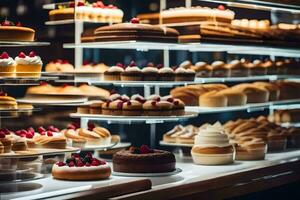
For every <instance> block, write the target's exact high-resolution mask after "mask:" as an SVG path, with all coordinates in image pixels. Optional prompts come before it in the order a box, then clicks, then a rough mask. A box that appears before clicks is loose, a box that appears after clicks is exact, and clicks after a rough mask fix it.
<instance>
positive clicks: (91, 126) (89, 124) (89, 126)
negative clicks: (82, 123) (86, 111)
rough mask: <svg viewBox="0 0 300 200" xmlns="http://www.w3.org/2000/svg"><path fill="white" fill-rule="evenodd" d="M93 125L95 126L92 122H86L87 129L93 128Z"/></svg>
mask: <svg viewBox="0 0 300 200" xmlns="http://www.w3.org/2000/svg"><path fill="white" fill-rule="evenodd" d="M95 127H96V126H95V124H94V123H92V122H88V129H89V130H93V129H94V128H95Z"/></svg>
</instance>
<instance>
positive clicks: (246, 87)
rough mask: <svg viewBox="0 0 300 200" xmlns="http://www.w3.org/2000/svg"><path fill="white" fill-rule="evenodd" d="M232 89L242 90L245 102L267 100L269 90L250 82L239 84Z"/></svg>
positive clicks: (263, 101)
mask: <svg viewBox="0 0 300 200" xmlns="http://www.w3.org/2000/svg"><path fill="white" fill-rule="evenodd" d="M232 89H236V90H237V91H240V92H243V93H244V94H245V95H247V103H265V102H267V101H268V100H269V95H270V94H269V91H268V90H266V89H263V88H261V87H258V86H255V85H252V84H247V83H244V84H239V85H236V86H233V87H232Z"/></svg>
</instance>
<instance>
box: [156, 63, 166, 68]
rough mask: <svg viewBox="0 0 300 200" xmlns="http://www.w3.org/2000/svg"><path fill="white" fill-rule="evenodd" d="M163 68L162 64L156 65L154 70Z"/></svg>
mask: <svg viewBox="0 0 300 200" xmlns="http://www.w3.org/2000/svg"><path fill="white" fill-rule="evenodd" d="M163 67H164V66H163V65H162V64H158V65H157V66H156V68H157V69H161V68H163Z"/></svg>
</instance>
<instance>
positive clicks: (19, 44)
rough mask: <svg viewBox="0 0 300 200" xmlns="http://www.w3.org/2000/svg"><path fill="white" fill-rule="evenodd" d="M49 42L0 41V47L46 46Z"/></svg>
mask: <svg viewBox="0 0 300 200" xmlns="http://www.w3.org/2000/svg"><path fill="white" fill-rule="evenodd" d="M48 45H50V42H22V41H0V47H31V46H48Z"/></svg>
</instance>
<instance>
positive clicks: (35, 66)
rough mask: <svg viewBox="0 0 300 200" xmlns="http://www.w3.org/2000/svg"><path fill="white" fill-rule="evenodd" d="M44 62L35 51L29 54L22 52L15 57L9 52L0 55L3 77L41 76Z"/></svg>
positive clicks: (0, 69) (0, 68)
mask: <svg viewBox="0 0 300 200" xmlns="http://www.w3.org/2000/svg"><path fill="white" fill-rule="evenodd" d="M42 66H43V62H42V60H41V58H40V57H39V56H37V54H36V53H35V52H34V51H31V52H30V53H29V54H28V55H26V54H25V53H24V52H20V53H19V55H18V56H17V57H15V59H13V58H12V57H10V56H9V54H8V53H7V52H2V54H1V55H0V76H3V77H40V76H41V71H42Z"/></svg>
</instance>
